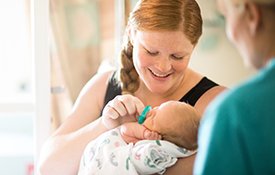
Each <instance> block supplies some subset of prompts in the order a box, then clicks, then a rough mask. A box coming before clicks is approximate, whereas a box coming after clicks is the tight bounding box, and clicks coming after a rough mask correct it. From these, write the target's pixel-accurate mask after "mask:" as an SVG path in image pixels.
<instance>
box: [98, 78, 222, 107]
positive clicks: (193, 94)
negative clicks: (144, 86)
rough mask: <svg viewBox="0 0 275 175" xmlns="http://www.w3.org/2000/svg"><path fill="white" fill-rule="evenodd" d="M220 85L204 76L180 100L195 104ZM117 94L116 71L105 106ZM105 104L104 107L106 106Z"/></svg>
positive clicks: (118, 87) (118, 85)
mask: <svg viewBox="0 0 275 175" xmlns="http://www.w3.org/2000/svg"><path fill="white" fill-rule="evenodd" d="M215 86H218V84H217V83H215V82H213V81H211V80H209V79H208V78H207V77H203V78H202V79H201V80H200V81H199V82H198V84H196V85H195V86H194V87H193V88H192V89H191V90H190V91H189V92H187V93H186V94H185V95H184V96H183V97H182V98H181V99H180V100H179V101H181V102H185V103H188V104H190V105H191V106H194V105H195V104H196V102H197V101H198V99H199V98H200V97H201V96H202V95H203V94H204V93H205V92H206V91H208V90H209V89H211V88H212V87H215ZM117 95H121V87H120V84H119V83H118V82H117V80H116V79H115V73H114V74H113V75H112V77H111V78H110V79H109V82H108V87H107V90H106V95H105V99H104V106H105V105H106V104H107V103H108V102H109V101H110V100H112V99H113V98H115V97H116V96H117ZM104 106H103V108H104Z"/></svg>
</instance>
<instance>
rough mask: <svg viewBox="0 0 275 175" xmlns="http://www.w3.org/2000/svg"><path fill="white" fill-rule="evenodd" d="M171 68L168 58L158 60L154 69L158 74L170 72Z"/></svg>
mask: <svg viewBox="0 0 275 175" xmlns="http://www.w3.org/2000/svg"><path fill="white" fill-rule="evenodd" d="M171 67H172V66H171V62H170V59H169V58H163V59H159V60H158V62H157V64H156V68H157V69H158V70H159V71H160V72H169V71H170V70H171Z"/></svg>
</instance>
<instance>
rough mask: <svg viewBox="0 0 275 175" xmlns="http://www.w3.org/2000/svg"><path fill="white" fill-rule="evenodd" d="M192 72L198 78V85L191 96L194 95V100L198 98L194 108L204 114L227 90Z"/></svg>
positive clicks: (196, 84) (192, 90)
mask: <svg viewBox="0 0 275 175" xmlns="http://www.w3.org/2000/svg"><path fill="white" fill-rule="evenodd" d="M190 72H191V73H190V74H191V75H192V76H193V77H196V83H195V86H194V87H193V88H192V89H191V90H190V91H189V94H191V95H192V98H195V97H196V99H197V100H196V102H195V104H194V107H195V108H196V109H197V110H198V111H199V112H200V113H201V114H202V113H203V112H204V110H205V108H206V107H207V106H208V104H209V103H210V102H211V101H212V100H213V99H214V98H215V97H216V96H218V95H219V94H220V93H221V92H223V91H224V90H226V89H227V88H226V87H225V86H222V85H219V84H218V82H215V81H213V80H211V79H208V78H207V77H206V76H203V75H201V74H199V73H197V72H195V71H192V70H191V71H190ZM192 76H190V77H192Z"/></svg>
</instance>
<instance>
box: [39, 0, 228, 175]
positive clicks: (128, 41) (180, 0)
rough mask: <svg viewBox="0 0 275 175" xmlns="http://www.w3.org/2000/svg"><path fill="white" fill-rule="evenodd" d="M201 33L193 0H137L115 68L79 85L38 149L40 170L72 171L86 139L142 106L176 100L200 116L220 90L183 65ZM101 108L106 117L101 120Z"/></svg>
mask: <svg viewBox="0 0 275 175" xmlns="http://www.w3.org/2000/svg"><path fill="white" fill-rule="evenodd" d="M201 33H202V19H201V14H200V8H199V6H198V4H197V3H196V1H195V0H140V1H139V2H138V3H137V5H136V7H135V8H134V10H133V12H132V13H131V14H130V17H129V21H128V25H127V30H126V33H125V36H126V38H125V44H124V46H123V49H122V52H121V67H120V69H119V70H118V72H107V73H104V74H97V75H95V76H94V77H93V78H92V79H91V80H90V81H89V82H88V83H87V85H86V86H85V87H84V88H83V90H82V91H81V93H80V95H79V97H78V99H77V101H76V103H75V106H74V108H73V111H72V113H71V114H70V116H69V117H68V118H67V120H66V121H65V122H64V123H63V124H62V126H61V127H60V128H59V129H58V130H57V131H56V132H55V133H54V134H53V136H52V137H50V138H49V140H48V141H47V143H46V144H45V146H44V148H43V151H42V155H41V161H40V162H41V163H40V170H41V173H42V174H51V175H55V174H58V175H60V174H66V175H70V174H76V173H77V170H78V167H79V162H80V157H81V154H82V152H83V150H84V148H85V146H86V144H87V143H88V142H89V141H91V140H93V139H95V138H97V137H98V136H99V135H100V134H101V133H103V132H105V131H107V130H109V129H111V128H114V127H116V126H119V125H120V124H122V123H124V122H128V121H134V120H135V117H136V115H137V114H140V113H141V112H142V110H143V108H144V106H145V105H151V106H152V107H155V106H159V105H160V104H161V103H163V102H166V101H168V100H179V101H183V102H187V103H189V104H190V105H192V106H194V107H195V108H196V110H197V111H198V112H199V114H200V115H201V114H202V113H203V112H204V109H205V108H206V106H207V105H208V104H209V102H210V101H211V100H212V99H213V98H214V97H215V96H216V95H218V94H219V93H220V92H221V91H222V90H224V87H221V86H218V85H217V84H216V83H214V82H212V81H210V80H209V79H207V78H206V77H204V76H202V75H200V74H198V73H197V72H195V71H193V70H191V69H190V68H188V63H189V60H190V57H191V54H192V52H193V50H194V47H195V45H196V44H197V42H198V40H199V38H200V36H201ZM116 73H117V74H118V75H119V78H116V77H117V74H116ZM121 94H124V95H121ZM104 107H105V108H104ZM103 108H104V110H103ZM102 111H103V115H104V116H105V117H104V118H106V116H109V117H110V119H111V120H102V118H100V116H101V113H102ZM171 117H172V116H171ZM107 118H108V117H107ZM113 119H116V120H115V121H117V122H116V123H114V120H113ZM110 121H111V122H110ZM148 138H149V136H148ZM139 139H144V138H139ZM145 139H147V138H146V136H145ZM193 162H194V156H193V157H190V158H186V159H182V160H180V161H179V163H177V165H176V166H175V167H173V168H171V169H170V171H171V174H176V173H175V172H178V173H179V174H181V172H182V171H181V170H182V169H183V171H184V172H187V173H188V172H189V173H190V174H191V172H192V165H193ZM168 173H169V171H168Z"/></svg>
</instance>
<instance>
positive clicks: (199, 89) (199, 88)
mask: <svg viewBox="0 0 275 175" xmlns="http://www.w3.org/2000/svg"><path fill="white" fill-rule="evenodd" d="M215 86H218V84H217V83H215V82H213V81H211V80H209V79H208V78H207V77H203V78H202V79H201V80H200V81H199V83H198V84H196V86H194V87H193V88H192V89H191V90H190V91H189V92H187V94H185V95H184V96H183V97H182V98H181V99H180V101H181V102H185V103H188V104H190V105H191V106H194V105H195V104H196V102H197V101H198V99H199V98H200V97H201V96H202V95H203V94H204V93H205V92H206V91H208V90H209V89H211V88H213V87H215Z"/></svg>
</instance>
